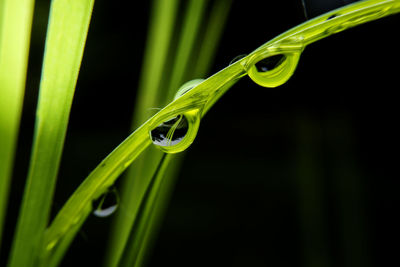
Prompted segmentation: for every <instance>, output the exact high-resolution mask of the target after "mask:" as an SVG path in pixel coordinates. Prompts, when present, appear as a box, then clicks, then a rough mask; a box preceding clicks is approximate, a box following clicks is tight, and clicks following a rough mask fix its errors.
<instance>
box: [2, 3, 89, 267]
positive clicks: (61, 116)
mask: <svg viewBox="0 0 400 267" xmlns="http://www.w3.org/2000/svg"><path fill="white" fill-rule="evenodd" d="M93 3H94V0H54V1H53V2H52V4H51V8H50V18H49V25H48V31H47V38H46V45H45V55H44V61H43V70H42V78H41V83H40V92H39V101H38V107H37V113H36V117H37V119H36V124H35V136H34V142H33V150H32V156H31V161H30V166H29V174H28V179H27V183H26V187H25V192H24V196H23V200H22V206H21V211H20V215H19V219H18V224H17V228H16V233H15V237H14V243H13V246H12V251H11V255H10V259H9V263H8V264H9V265H8V266H10V267H19V266H24V267H29V266H35V265H36V264H37V260H38V256H39V253H40V252H41V246H42V241H43V233H44V230H45V227H46V225H47V223H48V218H49V213H50V207H51V201H52V197H53V192H54V186H55V182H56V177H57V172H58V167H59V163H60V159H61V153H62V150H63V145H64V139H65V133H66V130H67V125H68V118H69V113H70V107H71V103H72V98H73V95H74V90H75V85H76V80H77V77H78V72H79V68H80V63H81V60H82V55H83V49H84V46H85V41H86V35H87V31H88V26H89V21H90V17H91V13H92V8H93Z"/></svg>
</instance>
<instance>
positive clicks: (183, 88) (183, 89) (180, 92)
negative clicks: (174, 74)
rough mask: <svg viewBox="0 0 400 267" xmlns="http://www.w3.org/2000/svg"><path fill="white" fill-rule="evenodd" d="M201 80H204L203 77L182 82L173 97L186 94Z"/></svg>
mask: <svg viewBox="0 0 400 267" xmlns="http://www.w3.org/2000/svg"><path fill="white" fill-rule="evenodd" d="M203 81H204V79H194V80H191V81H188V82H186V83H184V84H183V85H182V86H181V87H180V88H179V89H178V91H177V92H176V94H175V97H174V99H177V98H179V97H181V96H183V95H184V94H186V93H187V92H189V91H190V90H192V89H193V88H194V87H196V86H197V85H199V84H200V83H202V82H203Z"/></svg>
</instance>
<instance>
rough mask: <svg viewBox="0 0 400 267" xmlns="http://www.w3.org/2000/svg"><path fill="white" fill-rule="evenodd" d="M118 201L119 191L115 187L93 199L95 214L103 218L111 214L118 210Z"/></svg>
mask: <svg viewBox="0 0 400 267" xmlns="http://www.w3.org/2000/svg"><path fill="white" fill-rule="evenodd" d="M118 202H119V197H118V192H117V190H116V189H115V188H113V189H111V190H109V191H107V192H106V193H104V194H102V195H101V196H100V197H99V198H98V199H96V200H95V201H93V203H92V205H93V215H95V216H97V217H101V218H103V217H108V216H110V215H111V214H113V213H114V212H115V211H116V210H117V208H118V204H119V203H118Z"/></svg>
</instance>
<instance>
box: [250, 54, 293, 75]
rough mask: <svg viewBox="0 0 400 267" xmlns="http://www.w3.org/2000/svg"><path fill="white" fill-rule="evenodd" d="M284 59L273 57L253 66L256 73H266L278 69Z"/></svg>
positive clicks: (282, 56) (277, 56) (284, 57)
mask: <svg viewBox="0 0 400 267" xmlns="http://www.w3.org/2000/svg"><path fill="white" fill-rule="evenodd" d="M285 59H286V56H285V55H274V56H270V57H267V58H264V59H263V60H260V61H259V62H257V63H256V64H255V66H256V69H257V71H258V72H267V71H271V70H273V69H275V68H276V67H278V66H279V65H280V64H282V62H283V61H285Z"/></svg>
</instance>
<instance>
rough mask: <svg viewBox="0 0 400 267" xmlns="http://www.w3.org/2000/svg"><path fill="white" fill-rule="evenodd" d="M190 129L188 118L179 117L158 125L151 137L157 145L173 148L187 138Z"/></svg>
mask: <svg viewBox="0 0 400 267" xmlns="http://www.w3.org/2000/svg"><path fill="white" fill-rule="evenodd" d="M188 127H189V125H188V121H187V119H186V117H185V116H183V115H178V116H176V117H174V118H172V119H170V120H168V121H165V122H163V123H161V124H160V125H158V126H157V127H156V128H155V129H153V130H152V131H151V132H150V137H151V140H152V141H153V143H154V144H155V145H158V146H173V145H176V144H178V143H179V142H181V141H182V140H183V139H184V138H185V136H186V134H187V132H188Z"/></svg>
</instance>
